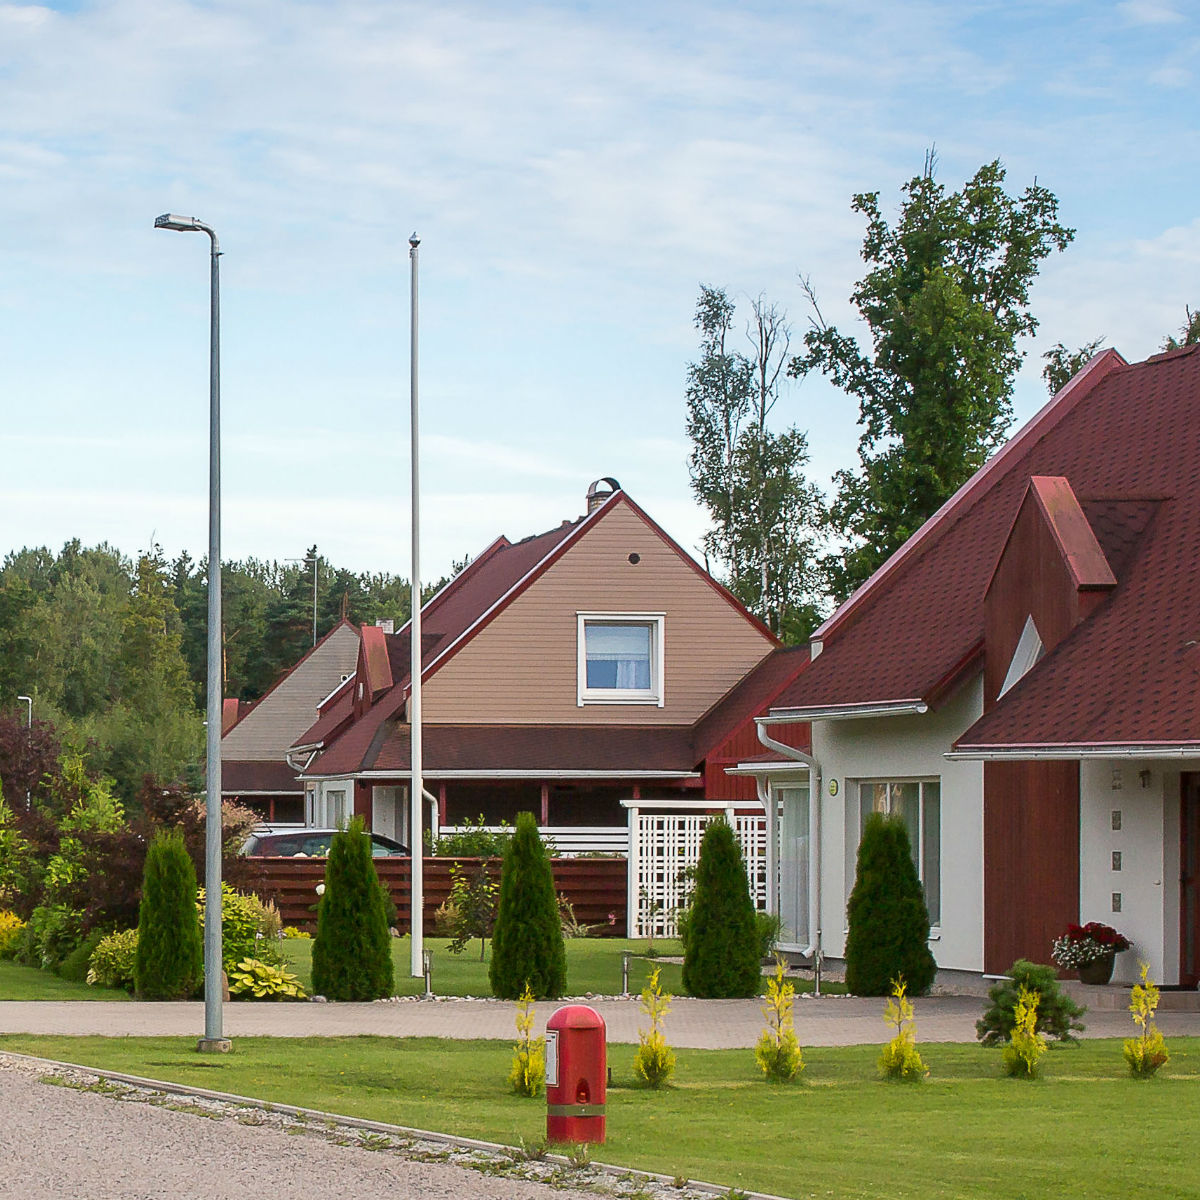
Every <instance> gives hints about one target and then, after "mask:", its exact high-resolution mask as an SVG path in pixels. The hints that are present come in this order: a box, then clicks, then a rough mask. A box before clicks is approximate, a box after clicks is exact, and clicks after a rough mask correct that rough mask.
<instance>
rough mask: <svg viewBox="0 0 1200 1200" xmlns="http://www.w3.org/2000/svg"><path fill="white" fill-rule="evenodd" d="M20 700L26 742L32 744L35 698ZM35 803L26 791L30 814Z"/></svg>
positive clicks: (26, 806) (22, 697)
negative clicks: (23, 711)
mask: <svg viewBox="0 0 1200 1200" xmlns="http://www.w3.org/2000/svg"><path fill="white" fill-rule="evenodd" d="M17 699H18V700H24V701H25V740H26V741H27V742H30V743H32V741H33V697H32V696H18V697H17ZM32 805H33V802H32V800H31V799H30V797H29V789H28V788H26V789H25V811H26V812H28V811H29V809H30V808H31V807H32Z"/></svg>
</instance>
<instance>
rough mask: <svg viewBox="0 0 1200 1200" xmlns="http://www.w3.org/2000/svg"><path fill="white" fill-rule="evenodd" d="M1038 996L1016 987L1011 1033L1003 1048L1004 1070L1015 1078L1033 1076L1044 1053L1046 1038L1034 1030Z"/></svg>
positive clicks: (1036, 1074)
mask: <svg viewBox="0 0 1200 1200" xmlns="http://www.w3.org/2000/svg"><path fill="white" fill-rule="evenodd" d="M1038 998H1039V997H1038V994H1037V992H1033V991H1030V990H1029V988H1027V987H1022V988H1019V989H1018V991H1017V1005H1016V1009H1015V1023H1014V1025H1013V1031H1012V1037H1011V1038H1010V1039H1009V1040H1008V1042H1007V1043H1006V1044H1005V1046H1004V1049H1003V1051H1002V1054H1003V1058H1004V1073H1005V1074H1006V1075H1012V1076H1013V1077H1014V1078H1016V1079H1036V1078H1037V1077H1038V1074H1039V1072H1040V1071H1041V1066H1040V1064H1041V1061H1042V1055H1043V1054H1045V1053H1046V1039H1045V1038H1044V1037H1043V1036H1042V1035H1041V1034H1040V1033H1038V1031H1037V1010H1038Z"/></svg>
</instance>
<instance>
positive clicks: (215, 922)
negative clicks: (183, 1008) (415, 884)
mask: <svg viewBox="0 0 1200 1200" xmlns="http://www.w3.org/2000/svg"><path fill="white" fill-rule="evenodd" d="M154 228H155V229H171V230H174V231H176V232H178V233H207V234H208V238H209V242H210V243H211V246H212V292H211V303H210V313H209V315H210V322H209V341H208V347H209V354H208V399H209V406H208V677H207V688H208V729H207V731H206V734H207V749H206V754H205V761H206V764H207V775H208V780H207V783H208V799H207V804H206V806H205V828H204V834H205V837H204V889H205V890H204V1037H203V1038H202V1039H201V1040H200V1042H199V1044H198V1045H197V1049H198V1050H206V1051H215V1052H218V1053H221V1052H225V1051H227V1050H229V1048H230V1044H229V1041H228V1039H226V1038H225V1036H224V1035H223V1033H222V1020H221V1016H222V1013H221V701H222V697H223V695H224V691H225V688H224V681H223V679H222V675H221V287H220V273H219V269H218V263H219V260H220V257H221V246H220V243H219V242H218V241H217V233H216V230H215V229H213V228H212V226H211V225H206V224H205V223H204V222H203V221H198V220H197V219H196V218H195V217H180V216H176V215H175V214H174V213H163V215H162V216H161V217H156V218H155V220H154Z"/></svg>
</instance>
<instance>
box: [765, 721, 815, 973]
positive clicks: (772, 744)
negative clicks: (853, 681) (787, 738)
mask: <svg viewBox="0 0 1200 1200" xmlns="http://www.w3.org/2000/svg"><path fill="white" fill-rule="evenodd" d="M754 728H755V730H756V731H757V733H758V740H759V742H760V743H761V744H762V745H764V746H765V747H766V748H767V749H768V750H774V751H775V752H776V753H778V754H782V755H783V757H784V758H789V759H791V760H792V761H793V762H798V763H803V764H804V765H805V766H806V767H807V768H808V811H809V813H810V814H811V816H812V839H813V853H812V855H811V860H812V866H813V869H812V870H811V871H810V872H809V875H808V943H809V944H808V945H807V946H806V947H805V948H804V950H803V951H802V953H804V954H806V955H807V954H811V955H812V959H813V975H814V983H813V994H814V995H818V996H819V995H820V994H821V850H822V847H821V764H820V763H819V762H817V760H816V759H815V758H813V756H812V755H811V754H805V753H804V751H803V750H797V749H796V747H795V746H789V745H787V743H786V742H780V741H776V740H775V738H773V737H772V736H771V735H770V734H769V733H768V732H767V731H766V728H765V727H764V725H763V723H762V722H761V721H755V722H754Z"/></svg>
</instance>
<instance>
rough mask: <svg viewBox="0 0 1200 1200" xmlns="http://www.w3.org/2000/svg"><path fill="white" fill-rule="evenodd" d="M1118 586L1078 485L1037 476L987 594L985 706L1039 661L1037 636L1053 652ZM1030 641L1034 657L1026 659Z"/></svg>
mask: <svg viewBox="0 0 1200 1200" xmlns="http://www.w3.org/2000/svg"><path fill="white" fill-rule="evenodd" d="M1116 583H1117V580H1116V576H1115V575H1114V574H1113V572H1112V569H1111V567H1110V566H1109V564H1108V560H1107V559H1106V558H1105V556H1104V551H1103V550H1102V549H1101V548H1100V543H1099V542H1098V541H1097V540H1096V535H1095V533H1094V532H1093V530H1092V527H1091V525H1089V524H1088V520H1087V517H1086V516H1085V515H1084V512H1083V509H1082V508H1081V507H1080V504H1079V501H1078V500H1077V499H1076V497H1075V493H1074V492H1073V491H1072V490H1071V485H1070V484H1069V483H1068V482H1067V480H1066V479H1065V478H1064V477H1062V476H1038V475H1035V476H1034V477H1033V478H1032V479H1031V480H1030V481H1029V486H1028V488H1027V490H1026V492H1025V497H1024V499H1023V500H1022V501H1021V506H1020V508H1019V509H1018V510H1017V516H1016V518H1015V520H1014V521H1013V525H1012V529H1011V531H1010V532H1009V535H1008V538H1007V540H1006V541H1005V543H1004V548H1003V550H1002V551H1001V552H1000V558H999V561H998V562H997V564H996V570H995V572H994V573H993V575H992V579H991V582H990V584H989V585H988V589H987V593H986V595H985V597H984V631H985V632H984V640H985V647H986V649H985V658H984V664H985V665H984V706H985V708H988V707H990V706H991V705H992V704H994V703H995V701H996V700H997V699H998V698H999V697H1000V695H1001V693H1002V692H1004V691H1007V690H1008V688H1011V687H1012V686H1013V685H1014V684H1015V682H1016V679H1015V678H1013V677H1012V675H1013V668H1014V666H1016V667H1017V669H1018V672H1019V674H1024V673H1025V672H1026V671H1027V670H1028V669H1029V667H1031V666H1032V665H1033V661H1035V659H1032V647H1031V645H1030V644H1029V643H1031V642H1032V640H1033V638H1034V637H1036V640H1037V643H1038V647H1037V648H1038V650H1039V652H1049V651H1051V650H1053V649H1054V647H1055V646H1057V645H1058V644H1059V642H1061V641H1062V640H1063V638H1065V637H1066V636H1067V635H1068V634H1069V633H1070V632H1071V630H1072V629H1074V628H1075V627H1076V626H1077V625H1078V624H1079V623H1080V622H1081V621H1084V620H1086V618H1087V617H1088V616H1089V615H1090V614H1091V612H1092V611H1093V610H1094V609H1095V607H1096V605H1097V604H1098V603H1099V602H1100V601H1101V600H1103V599H1104V597H1105V596H1107V595H1108V594H1109V592H1111V590H1112V589H1113V588H1114V587H1115V586H1116ZM1031 629H1032V631H1033V632H1032V634H1031V632H1030V631H1031ZM1022 642H1024V643H1026V644H1025V647H1024V649H1025V650H1026V651H1027V652H1029V653H1030V655H1031V661H1028V662H1024V663H1020V664H1018V663H1016V662H1015V661H1014V660H1015V657H1016V655H1017V652H1018V650H1019V649H1021V648H1022ZM1037 657H1040V653H1039V654H1038V655H1037ZM1022 668H1024V669H1022ZM1006 684H1007V685H1008V687H1007V688H1006V687H1005V685H1006Z"/></svg>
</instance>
